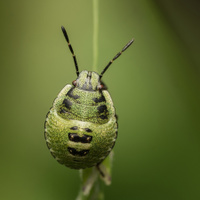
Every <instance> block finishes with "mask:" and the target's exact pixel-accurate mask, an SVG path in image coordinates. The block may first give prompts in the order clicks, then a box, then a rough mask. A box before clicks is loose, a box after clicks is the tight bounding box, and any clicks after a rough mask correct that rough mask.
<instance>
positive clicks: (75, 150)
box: [45, 27, 133, 169]
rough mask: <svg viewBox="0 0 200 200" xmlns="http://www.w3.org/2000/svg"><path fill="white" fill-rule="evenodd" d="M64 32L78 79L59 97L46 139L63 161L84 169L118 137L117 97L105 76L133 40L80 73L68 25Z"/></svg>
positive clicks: (96, 161)
mask: <svg viewBox="0 0 200 200" xmlns="http://www.w3.org/2000/svg"><path fill="white" fill-rule="evenodd" d="M62 31H63V34H64V36H65V39H66V41H67V43H68V46H69V49H70V51H71V53H72V56H73V60H74V63H75V68H76V73H77V79H76V80H75V81H73V85H69V84H68V85H66V86H65V87H64V88H63V89H62V90H61V92H60V93H59V94H58V96H57V98H56V99H55V101H54V103H53V106H52V108H51V109H50V111H49V113H48V114H47V117H46V121H45V139H46V143H47V146H48V148H49V150H50V152H51V154H52V155H53V157H54V158H55V159H56V160H57V161H58V162H59V163H61V164H63V165H65V166H67V167H70V168H73V169H84V168H87V167H92V166H97V165H99V164H100V163H101V162H102V161H103V160H104V159H105V158H106V157H107V156H108V155H109V153H110V152H111V150H112V148H113V147H114V144H115V141H116V138H117V119H116V114H115V109H114V106H113V101H112V99H111V97H110V94H109V93H108V91H107V90H105V89H104V88H103V85H102V82H101V78H102V75H103V74H104V73H105V71H106V70H107V69H108V67H109V66H110V65H111V64H112V62H113V61H114V60H115V59H116V58H118V57H119V56H120V55H121V54H122V52H123V51H125V50H126V49H127V48H128V47H129V46H130V45H131V44H132V42H133V40H131V41H130V42H129V43H128V44H127V45H126V46H125V47H124V48H123V49H122V51H121V52H119V53H118V54H117V55H116V56H115V57H114V58H113V59H112V60H111V61H110V62H109V63H108V65H107V66H106V67H105V68H104V70H103V71H102V73H101V74H100V75H99V74H98V73H96V72H90V71H85V70H84V71H82V72H81V73H79V69H78V64H77V60H76V56H75V54H74V51H73V48H72V46H71V44H70V43H69V38H68V35H67V33H66V30H65V29H64V27H62Z"/></svg>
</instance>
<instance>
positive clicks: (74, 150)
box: [67, 147, 89, 156]
mask: <svg viewBox="0 0 200 200" xmlns="http://www.w3.org/2000/svg"><path fill="white" fill-rule="evenodd" d="M67 149H68V151H69V153H70V154H72V155H73V156H86V155H87V154H88V153H89V150H81V151H77V150H76V149H74V148H71V147H68V148H67Z"/></svg>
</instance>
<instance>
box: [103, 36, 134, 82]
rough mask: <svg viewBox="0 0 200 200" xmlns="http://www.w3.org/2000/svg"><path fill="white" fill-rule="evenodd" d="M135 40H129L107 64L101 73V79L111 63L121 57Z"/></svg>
mask: <svg viewBox="0 0 200 200" xmlns="http://www.w3.org/2000/svg"><path fill="white" fill-rule="evenodd" d="M133 42H134V39H132V40H131V41H130V42H128V43H127V44H126V45H125V46H124V48H123V49H122V50H121V51H120V52H119V53H117V54H116V56H115V57H114V58H113V59H112V60H111V61H110V62H109V63H108V64H107V66H106V67H105V68H104V69H103V71H102V72H101V74H100V79H101V78H102V76H103V74H104V73H105V72H106V70H107V69H108V68H109V67H110V65H111V64H112V63H113V62H114V60H116V59H117V58H119V56H121V54H122V53H123V52H124V51H125V50H126V49H128V47H129V46H131V44H132V43H133Z"/></svg>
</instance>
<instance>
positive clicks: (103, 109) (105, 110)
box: [97, 105, 108, 113]
mask: <svg viewBox="0 0 200 200" xmlns="http://www.w3.org/2000/svg"><path fill="white" fill-rule="evenodd" d="M97 110H98V112H99V113H103V112H105V113H106V112H107V111H108V110H107V106H106V105H101V106H99V107H97Z"/></svg>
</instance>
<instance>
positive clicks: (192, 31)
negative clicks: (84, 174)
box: [0, 0, 200, 200]
mask: <svg viewBox="0 0 200 200" xmlns="http://www.w3.org/2000/svg"><path fill="white" fill-rule="evenodd" d="M199 11H200V3H199V1H198V0H196V1H195V0H191V1H186V0H182V1H181V0H176V1H173V0H160V1H159V0H140V1H136V0H124V1H115V0H109V1H106V0H100V4H99V20H100V21H99V62H98V67H97V68H98V72H101V71H102V69H103V68H104V67H105V65H106V64H107V63H108V62H109V60H110V59H111V58H113V56H114V55H115V54H116V53H117V52H118V51H120V50H121V48H122V47H123V46H124V44H126V42H128V41H129V40H130V39H131V38H132V37H134V38H135V42H134V44H133V45H132V46H131V47H130V48H129V49H128V50H127V51H126V52H125V53H124V54H123V55H122V56H121V57H120V58H119V59H118V60H117V61H116V62H115V63H114V64H113V65H112V66H111V68H110V69H109V70H108V71H107V72H106V73H105V75H104V77H103V81H104V82H105V83H106V84H107V86H108V89H109V92H110V93H111V95H112V98H113V101H114V105H115V107H116V111H117V114H118V116H119V137H118V140H117V143H116V146H115V157H114V167H113V182H112V185H111V186H109V187H106V188H105V196H106V199H115V200H117V199H119V200H121V199H125V200H127V199H128V200H129V199H137V200H146V199H148V200H150V199H152V200H169V199H170V200H196V199H200V125H199V124H200V123H199V118H200V112H199V111H200V109H199V108H200V107H199V102H200V80H199V75H200V73H199V72H200V56H199V53H200V42H199V35H200V23H199V21H200V12H199ZM92 16H93V12H92V0H87V1H83V0H76V1H68V0H65V1H62V0H61V1H57V2H56V1H52V0H50V1H47V0H43V1H39V0H35V1H27V0H26V1H25V0H18V1H14V0H7V1H1V2H0V21H1V30H0V34H1V35H0V50H1V52H0V53H1V54H0V55H1V60H0V62H1V65H0V66H1V73H0V76H1V77H0V81H1V84H0V87H1V104H0V105H1V112H0V115H1V116H0V121H1V126H0V136H1V138H0V143H1V145H0V152H1V164H0V172H1V174H0V177H1V178H0V184H1V185H0V199H2V200H10V199H26V200H27V199H28V200H44V199H48V200H54V199H57V200H58V199H59V200H73V199H75V197H76V196H77V194H78V191H79V187H80V179H79V173H78V171H76V170H71V169H68V168H66V167H64V166H62V165H60V164H58V163H57V162H56V161H55V160H54V159H53V157H52V156H51V155H50V153H49V150H48V149H47V147H46V143H45V140H44V136H43V132H44V129H43V125H44V121H45V116H46V113H47V112H48V110H49V108H50V107H51V105H52V102H53V100H54V98H55V97H56V95H57V94H58V93H59V91H60V90H61V89H62V88H63V87H64V85H65V84H67V83H71V82H72V81H73V80H74V79H75V78H76V74H75V68H74V63H73V59H72V56H71V54H70V51H69V49H68V47H67V44H66V41H65V39H64V37H63V35H62V32H61V29H60V26H61V25H63V26H65V27H66V29H67V31H68V34H69V37H70V40H71V43H72V45H73V48H74V50H75V53H76V56H77V59H78V63H79V67H80V70H83V69H88V70H92V62H93V58H92V56H93V53H92V36H93V19H92Z"/></svg>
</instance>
